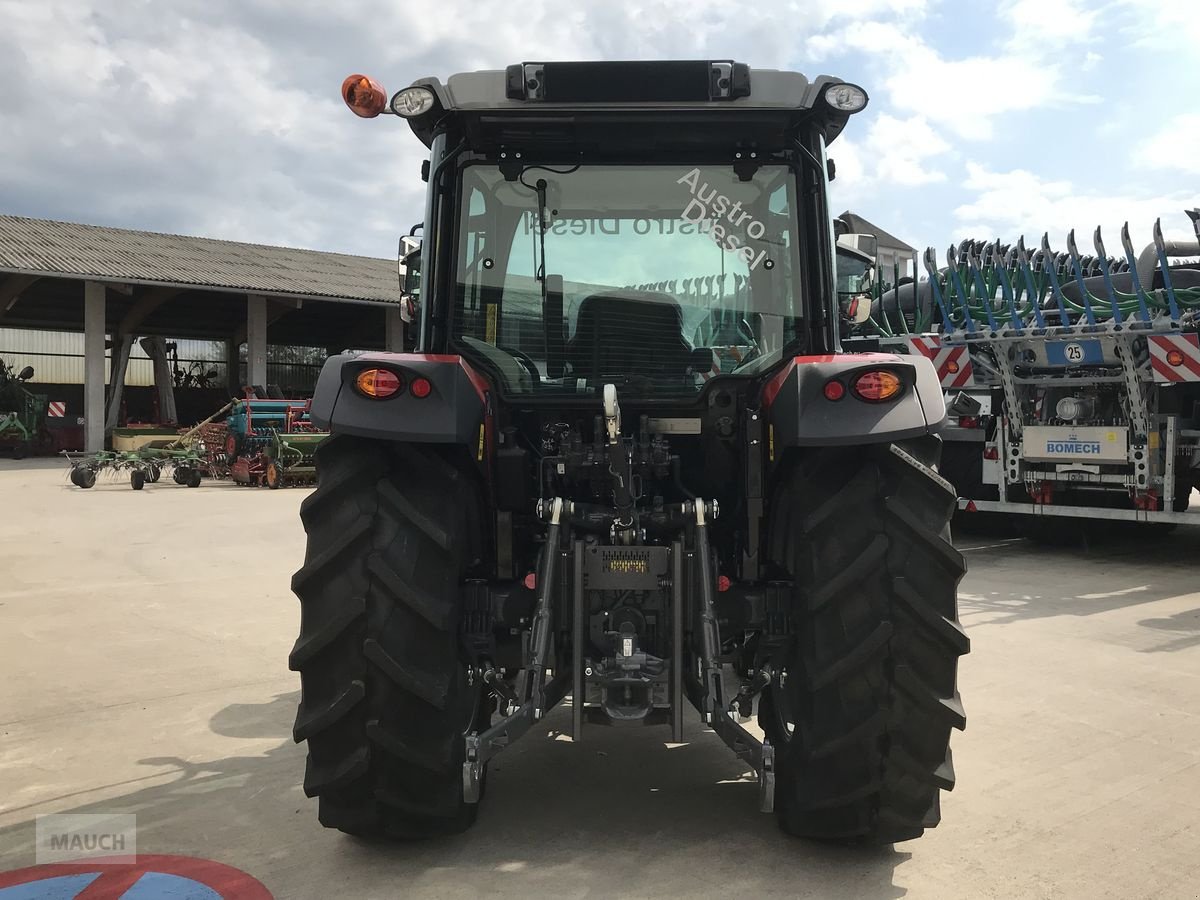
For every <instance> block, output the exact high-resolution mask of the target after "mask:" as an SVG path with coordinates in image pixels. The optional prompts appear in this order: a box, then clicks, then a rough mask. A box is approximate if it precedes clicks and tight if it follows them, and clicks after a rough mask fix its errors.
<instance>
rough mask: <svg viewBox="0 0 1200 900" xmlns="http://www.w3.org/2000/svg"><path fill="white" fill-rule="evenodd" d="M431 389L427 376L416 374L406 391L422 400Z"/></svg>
mask: <svg viewBox="0 0 1200 900" xmlns="http://www.w3.org/2000/svg"><path fill="white" fill-rule="evenodd" d="M432 391H433V385H432V384H430V383H429V379H428V378H422V377H421V376H419V375H418V376H417V377H416V378H414V379H413V380H412V384H410V385H409V386H408V392H409V393H410V394H412V395H413V396H414V397H416V398H417V399H418V400H424V399H425V398H426V397H428V396H429V394H430V392H432Z"/></svg>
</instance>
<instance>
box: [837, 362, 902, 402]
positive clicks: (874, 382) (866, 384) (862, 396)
mask: <svg viewBox="0 0 1200 900" xmlns="http://www.w3.org/2000/svg"><path fill="white" fill-rule="evenodd" d="M903 387H904V382H903V381H901V380H900V376H899V375H897V374H896V373H895V372H889V371H888V370H887V369H870V370H868V371H866V372H862V373H860V374H858V375H855V376H854V378H853V380H852V381H851V382H850V390H852V391H853V392H854V396H856V397H857V398H858V399H859V400H865V401H867V402H868V403H885V402H887V401H889V400H895V399H896V398H897V397H899V396H900V392H901V389H902V388H903Z"/></svg>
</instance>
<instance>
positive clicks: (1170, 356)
mask: <svg viewBox="0 0 1200 900" xmlns="http://www.w3.org/2000/svg"><path fill="white" fill-rule="evenodd" d="M1167 362H1169V363H1170V364H1171V365H1173V366H1182V365H1183V354H1182V353H1180V352H1179V351H1178V350H1171V351H1169V352H1168V353H1167Z"/></svg>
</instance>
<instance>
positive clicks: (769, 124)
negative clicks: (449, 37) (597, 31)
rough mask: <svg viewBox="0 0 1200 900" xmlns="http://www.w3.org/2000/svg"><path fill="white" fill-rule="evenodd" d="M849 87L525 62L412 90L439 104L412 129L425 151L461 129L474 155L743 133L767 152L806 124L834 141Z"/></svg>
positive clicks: (668, 67) (679, 63) (701, 63)
mask: <svg viewBox="0 0 1200 900" xmlns="http://www.w3.org/2000/svg"><path fill="white" fill-rule="evenodd" d="M843 83H845V82H843V80H842V79H840V78H835V77H833V76H829V75H820V76H818V77H817V78H815V79H813V80H809V79H808V78H807V77H805V76H804V75H802V74H800V73H799V72H786V71H780V70H776V69H753V70H752V69H751V68H750V67H749V66H748V65H745V64H743V63H737V62H734V61H732V60H715V61H705V60H674V61H652V62H646V61H630V62H608V61H605V62H559V63H554V62H532V63H530V62H525V63H518V64H516V65H512V66H509V67H508V68H507V69H505V70H503V71H501V70H488V71H480V72H465V73H461V74H458V75H452V76H450V78H449V79H448V80H447V81H446V82H444V83H443V82H442V81H440V80H439V79H437V78H420V79H418V80H417V81H415V82H413V85H412V86H413V87H418V86H419V87H425V88H428V89H429V90H431V91H432V92H433V94H434V96H435V97H436V98H437V103H436V104H435V107H434V109H433V110H431V111H430V112H429V113H428V114H426V115H423V116H419V117H417V118H413V119H410V120H409V123H410V125H411V126H412V129H413V132H414V133H415V134H416V135H417V137H419V138H420V139H421V140H422V141H423V142H424V143H425V144H426V145H427V146H428V145H429V144H430V143H432V140H433V137H434V135H435V134H437V133H438V132H439V131H443V130H447V128H448V127H453V126H454V125H457V126H459V128H461V130H462V132H463V134H464V135H465V136H466V137H467V140H468V143H470V144H471V145H472V146H473V147H475V148H476V149H486V148H487V147H488V146H489V145H505V144H507V145H519V144H522V143H531V142H532V143H556V144H557V143H568V142H583V143H588V142H591V141H592V140H595V139H597V138H600V137H603V136H607V137H608V138H610V139H617V140H623V141H632V142H634V143H637V142H638V141H639V139H640V140H641V141H643V142H646V141H648V142H650V143H653V144H654V146H656V147H662V146H663V144H664V143H672V142H678V143H682V144H689V145H696V144H701V143H709V142H712V141H713V140H719V141H721V142H728V140H729V138H730V137H731V136H732V133H733V132H736V133H737V135H738V140H739V141H740V142H743V143H745V144H747V145H753V146H756V147H760V148H762V149H766V150H770V149H777V148H778V147H780V146H783V145H784V144H785V143H786V140H787V133H788V132H789V131H791V130H792V129H794V128H795V127H798V126H800V125H804V124H806V125H808V127H814V128H816V129H817V130H819V131H821V132H822V133H823V134H824V135H825V140H826V143H829V142H831V141H833V139H834V138H836V137H837V135H838V134H840V133H841V131H842V129H843V128H844V127H845V125H846V121H847V120H848V119H849V116H850V114H849V113H846V112H843V111H840V110H837V109H835V108H833V107H831V106H830V105H828V104H827V103H825V101H824V94H825V91H826V90H827V89H828V88H829V87H830V86H832V85H836V84H843ZM731 129H732V132H731Z"/></svg>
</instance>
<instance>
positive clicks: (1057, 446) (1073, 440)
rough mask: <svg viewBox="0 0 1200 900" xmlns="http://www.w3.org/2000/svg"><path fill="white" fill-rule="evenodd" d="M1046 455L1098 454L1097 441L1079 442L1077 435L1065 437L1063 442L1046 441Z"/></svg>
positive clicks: (1098, 443)
mask: <svg viewBox="0 0 1200 900" xmlns="http://www.w3.org/2000/svg"><path fill="white" fill-rule="evenodd" d="M1046 452H1047V453H1070V454H1072V455H1075V456H1091V455H1098V454H1099V453H1100V442H1099V441H1081V440H1080V439H1079V435H1077V434H1071V435H1067V439H1066V440H1065V441H1053V440H1050V441H1046Z"/></svg>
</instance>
